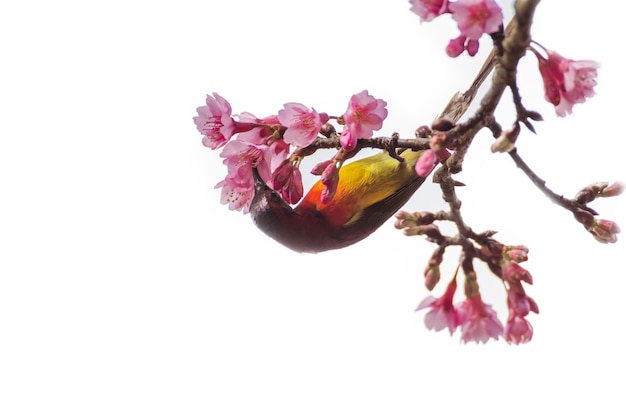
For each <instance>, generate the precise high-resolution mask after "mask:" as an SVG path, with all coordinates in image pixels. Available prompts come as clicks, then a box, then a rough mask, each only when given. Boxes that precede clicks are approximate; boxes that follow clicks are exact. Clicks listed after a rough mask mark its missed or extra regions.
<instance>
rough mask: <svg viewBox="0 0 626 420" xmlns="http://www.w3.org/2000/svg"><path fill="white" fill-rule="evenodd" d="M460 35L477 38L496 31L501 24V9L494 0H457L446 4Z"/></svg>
mask: <svg viewBox="0 0 626 420" xmlns="http://www.w3.org/2000/svg"><path fill="white" fill-rule="evenodd" d="M448 8H449V9H450V12H451V13H452V18H453V19H454V20H455V21H456V23H457V25H458V27H459V31H461V35H463V36H466V37H467V38H469V39H473V40H478V38H480V37H481V36H482V35H483V34H491V33H494V32H497V31H498V30H499V29H500V26H501V25H502V19H503V18H504V17H503V15H502V9H500V6H498V5H497V4H496V2H495V1H494V0H458V1H455V2H454V3H450V5H449V6H448Z"/></svg>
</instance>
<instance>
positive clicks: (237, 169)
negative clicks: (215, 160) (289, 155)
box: [215, 138, 271, 213]
mask: <svg viewBox="0 0 626 420" xmlns="http://www.w3.org/2000/svg"><path fill="white" fill-rule="evenodd" d="M220 156H221V157H223V158H224V164H225V165H226V167H227V168H228V174H227V175H226V179H224V180H223V181H222V182H220V183H218V184H217V185H216V186H215V188H220V187H221V188H222V199H221V203H222V204H228V206H229V209H231V210H243V212H244V213H247V212H248V210H249V208H250V202H251V200H252V197H253V196H254V179H253V175H252V168H253V167H255V168H257V170H258V171H259V175H260V176H261V178H263V179H264V180H267V179H269V178H270V160H271V151H270V148H269V147H268V146H266V145H258V144H253V143H249V142H246V141H243V140H241V139H240V138H236V139H234V140H232V141H230V142H228V143H227V144H226V146H225V147H224V149H223V150H222V152H221V153H220Z"/></svg>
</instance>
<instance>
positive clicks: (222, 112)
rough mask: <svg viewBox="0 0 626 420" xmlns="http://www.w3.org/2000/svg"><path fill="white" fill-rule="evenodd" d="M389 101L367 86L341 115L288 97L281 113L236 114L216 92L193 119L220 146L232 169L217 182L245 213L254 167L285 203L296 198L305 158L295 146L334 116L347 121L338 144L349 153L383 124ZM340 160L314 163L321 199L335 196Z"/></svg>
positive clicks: (325, 128)
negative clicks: (320, 184) (295, 152)
mask: <svg viewBox="0 0 626 420" xmlns="http://www.w3.org/2000/svg"><path fill="white" fill-rule="evenodd" d="M386 106H387V103H386V102H385V101H383V100H382V99H376V98H374V97H373V96H371V95H370V94H369V93H368V91H367V90H364V91H362V92H360V93H358V94H356V95H353V96H352V98H351V99H350V102H349V104H348V108H347V110H346V112H345V113H343V114H342V115H340V116H337V117H333V116H329V115H328V114H326V113H318V112H317V111H316V110H315V109H313V108H311V109H309V108H308V107H306V106H304V105H302V104H299V103H295V102H289V103H286V104H284V106H283V108H282V109H281V110H280V111H278V113H277V115H270V116H268V117H265V118H257V117H256V116H254V115H253V114H250V113H248V112H244V113H241V114H239V115H238V116H235V115H233V114H232V108H231V106H230V103H228V101H227V100H226V99H224V98H222V97H221V96H220V95H218V94H217V93H214V94H213V96H211V95H207V98H206V105H205V106H201V107H199V108H198V109H197V112H198V115H197V116H196V117H194V118H193V120H194V122H195V124H196V128H197V129H198V131H200V133H201V134H202V135H203V138H202V144H204V145H205V146H206V147H209V148H211V149H213V150H216V149H222V151H221V153H220V157H222V158H224V164H225V165H226V167H227V168H228V170H227V175H226V178H225V179H224V180H223V181H221V182H220V183H218V184H217V185H216V188H222V197H221V202H222V204H228V206H229V208H230V209H231V210H242V211H243V212H244V213H246V212H248V210H249V207H250V203H251V201H252V198H253V196H254V177H253V168H256V170H257V171H258V174H259V176H260V177H261V178H262V179H263V180H264V181H265V182H266V183H267V185H269V186H270V187H271V188H272V189H274V190H275V191H277V192H279V193H280V194H281V196H282V198H283V199H284V200H285V201H286V202H288V203H290V204H294V203H297V202H298V201H299V200H300V198H302V195H303V186H302V175H301V173H300V170H299V164H300V161H301V158H299V157H298V156H297V154H292V153H291V152H292V151H291V148H292V147H295V148H303V147H306V146H308V145H310V144H311V143H313V142H314V141H315V140H316V139H317V137H318V135H320V134H321V133H329V132H330V133H333V132H334V128H332V126H330V125H329V124H328V121H329V120H330V119H334V120H336V121H337V122H338V123H339V124H340V125H343V126H344V129H343V131H342V132H341V135H340V143H341V146H342V149H343V151H344V152H350V151H352V150H354V149H355V147H356V145H357V140H358V139H359V138H369V137H371V136H372V134H373V133H374V131H375V130H379V129H380V128H381V127H382V124H383V120H384V119H385V118H386V117H387V109H386ZM340 164H341V162H338V161H337V160H335V159H331V160H328V161H326V162H322V163H320V164H318V165H316V166H315V168H313V171H312V172H313V173H314V174H315V175H321V180H322V182H323V183H324V185H325V189H324V193H323V195H322V201H325V200H330V199H331V198H332V196H333V195H334V189H335V188H336V186H337V181H338V167H337V166H338V165H340Z"/></svg>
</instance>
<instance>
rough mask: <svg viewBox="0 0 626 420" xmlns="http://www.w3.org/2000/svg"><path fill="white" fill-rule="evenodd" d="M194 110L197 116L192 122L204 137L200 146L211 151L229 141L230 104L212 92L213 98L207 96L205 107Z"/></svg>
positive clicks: (230, 126)
mask: <svg viewBox="0 0 626 420" xmlns="http://www.w3.org/2000/svg"><path fill="white" fill-rule="evenodd" d="M196 110H197V111H198V116H197V117H193V122H194V123H195V124H196V128H197V129H198V131H199V132H200V133H202V134H203V135H204V137H203V138H202V144H203V145H205V146H206V147H209V148H211V149H213V150H215V149H218V148H220V147H222V146H224V145H225V144H226V142H227V141H228V140H230V137H231V136H232V132H233V128H234V120H233V118H232V116H231V114H232V109H231V106H230V103H228V101H227V100H226V99H224V98H222V97H221V96H220V95H218V94H217V93H215V92H214V93H213V96H211V95H207V97H206V106H201V107H198V108H197V109H196Z"/></svg>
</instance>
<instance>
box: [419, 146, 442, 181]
mask: <svg viewBox="0 0 626 420" xmlns="http://www.w3.org/2000/svg"><path fill="white" fill-rule="evenodd" d="M438 162H439V159H438V158H437V153H436V152H435V151H434V150H432V149H428V150H424V152H423V153H422V155H421V156H420V157H419V158H418V159H417V162H415V172H417V174H418V175H419V176H427V175H428V174H429V173H431V171H432V170H433V169H435V166H436V165H437V163H438Z"/></svg>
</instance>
